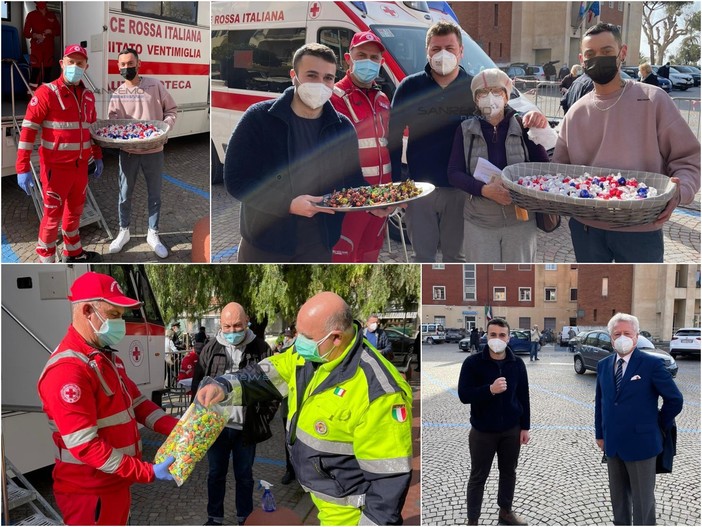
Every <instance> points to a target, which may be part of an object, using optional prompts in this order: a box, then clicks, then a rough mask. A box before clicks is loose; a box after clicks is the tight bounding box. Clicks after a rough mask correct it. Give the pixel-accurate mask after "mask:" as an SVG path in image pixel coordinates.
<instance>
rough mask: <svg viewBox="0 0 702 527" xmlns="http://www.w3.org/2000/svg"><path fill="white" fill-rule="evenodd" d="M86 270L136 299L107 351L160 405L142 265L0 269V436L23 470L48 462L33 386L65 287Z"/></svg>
mask: <svg viewBox="0 0 702 527" xmlns="http://www.w3.org/2000/svg"><path fill="white" fill-rule="evenodd" d="M89 270H92V271H97V272H101V273H105V274H109V275H111V276H113V277H114V278H115V279H116V280H117V281H118V282H119V284H120V286H121V287H122V289H123V291H124V293H125V294H126V295H127V296H129V297H130V298H136V299H138V300H140V301H141V302H143V304H142V305H141V306H140V307H138V308H134V309H129V310H127V312H126V313H125V316H124V319H125V321H126V326H127V336H126V337H125V338H124V339H123V340H122V341H121V342H119V343H118V344H116V345H115V346H113V347H114V348H115V349H117V350H118V351H119V357H120V358H121V359H122V361H123V362H124V365H125V368H126V370H127V373H128V375H129V377H130V378H131V379H132V380H133V381H134V382H135V383H136V384H137V385H138V386H139V389H140V390H141V392H142V393H143V394H144V395H145V396H146V397H148V398H150V399H152V400H155V401H156V402H157V403H158V402H160V397H161V393H162V391H163V386H164V372H165V360H164V349H165V346H164V339H165V327H164V323H163V319H162V318H161V313H160V311H159V307H158V304H157V302H156V298H155V297H154V294H153V291H152V290H151V285H150V283H149V279H148V277H147V275H146V271H145V269H144V266H143V265H93V266H88V265H66V264H51V265H43V266H39V265H26V264H3V265H2V269H1V270H0V272H1V273H2V337H1V342H2V349H1V353H2V434H3V439H4V443H5V455H6V456H7V457H8V458H9V459H10V461H12V463H13V464H14V465H15V466H16V467H17V468H18V470H20V471H21V472H23V473H25V472H29V471H31V470H36V469H38V468H41V467H45V466H47V465H51V464H53V463H54V450H55V447H54V444H53V441H52V440H51V433H50V432H49V427H48V421H47V418H46V415H45V414H44V413H43V412H42V409H41V401H40V400H39V396H38V394H37V381H38V380H39V375H40V374H41V372H42V370H43V369H44V365H45V364H46V361H47V360H48V358H49V355H50V354H51V352H52V351H53V350H54V349H55V348H56V346H57V345H58V344H59V342H60V340H61V338H62V337H63V335H64V334H65V333H66V329H67V328H68V326H69V325H70V323H71V304H70V302H69V301H68V300H67V299H66V296H67V294H68V291H69V289H70V287H71V284H72V283H73V281H74V280H75V279H76V278H78V277H79V276H80V275H82V274H83V273H85V272H87V271H89Z"/></svg>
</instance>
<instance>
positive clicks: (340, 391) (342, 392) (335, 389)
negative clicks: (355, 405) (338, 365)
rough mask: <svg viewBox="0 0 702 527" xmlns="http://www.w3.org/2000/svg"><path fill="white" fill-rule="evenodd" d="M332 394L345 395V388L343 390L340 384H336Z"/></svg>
mask: <svg viewBox="0 0 702 527" xmlns="http://www.w3.org/2000/svg"><path fill="white" fill-rule="evenodd" d="M334 395H338V396H339V397H343V396H344V395H346V390H344V389H343V388H341V387H340V386H337V387H336V388H334Z"/></svg>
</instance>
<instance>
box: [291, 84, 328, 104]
mask: <svg viewBox="0 0 702 527" xmlns="http://www.w3.org/2000/svg"><path fill="white" fill-rule="evenodd" d="M297 82H300V81H299V80H298V81H297ZM295 91H296V92H297V94H298V95H299V96H300V100H302V102H303V103H305V106H309V107H310V108H312V109H313V110H316V109H317V108H320V107H321V106H324V103H325V102H327V101H328V100H329V99H331V96H332V90H331V88H329V87H328V86H327V85H326V84H324V83H323V82H305V83H300V84H297V85H296V86H295Z"/></svg>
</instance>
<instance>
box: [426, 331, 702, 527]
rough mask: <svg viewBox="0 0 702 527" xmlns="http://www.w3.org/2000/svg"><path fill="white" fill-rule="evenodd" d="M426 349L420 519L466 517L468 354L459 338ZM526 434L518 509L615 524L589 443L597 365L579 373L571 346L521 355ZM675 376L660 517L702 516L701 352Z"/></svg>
mask: <svg viewBox="0 0 702 527" xmlns="http://www.w3.org/2000/svg"><path fill="white" fill-rule="evenodd" d="M422 351H423V354H422V397H423V399H422V404H423V412H422V524H423V525H465V524H466V522H467V515H466V487H467V482H468V477H469V475H470V455H469V451H468V433H469V431H470V422H469V417H470V407H469V406H468V405H463V404H462V403H461V402H460V401H459V399H458V393H457V386H458V376H459V373H460V369H461V365H462V364H463V361H464V360H465V359H466V358H467V357H468V354H466V353H463V352H461V351H459V350H458V345H457V344H441V345H434V346H426V345H425V346H424V348H423V350H422ZM520 357H521V358H522V359H525V358H526V361H525V363H526V366H527V372H528V375H529V387H530V397H531V439H530V441H529V443H528V444H527V445H525V446H522V449H521V453H520V456H519V466H518V467H517V486H516V490H515V500H514V510H515V512H517V513H518V514H520V515H522V516H523V517H524V518H525V519H526V520H527V521H528V523H529V524H530V525H611V524H612V521H613V517H612V512H611V506H610V499H609V487H608V482H607V466H606V464H602V463H601V459H602V452H601V451H600V450H599V448H598V447H597V445H596V444H595V432H594V408H595V382H596V375H595V374H594V373H592V372H589V373H586V374H584V375H578V374H576V373H575V371H574V369H573V354H572V353H569V352H568V351H567V348H561V347H560V346H558V347H555V348H554V345H547V346H545V347H544V348H543V349H542V351H541V352H539V358H540V359H541V360H539V361H535V362H529V360H528V357H527V356H526V355H520ZM677 362H678V366H679V372H678V375H677V378H676V379H675V381H676V384H677V385H678V388H679V389H680V391H681V392H682V394H683V397H684V398H685V403H684V407H683V411H682V412H681V413H680V415H678V417H677V418H676V422H677V426H678V445H677V456H676V457H675V461H674V464H673V473H672V474H659V475H658V476H657V477H656V515H657V518H656V519H657V523H658V525H700V361H699V359H692V360H691V359H680V360H678V361H677ZM497 474H498V472H497V460H495V461H494V462H493V466H492V470H491V473H490V476H489V478H488V480H487V483H486V486H485V495H484V498H483V508H482V515H481V518H480V523H481V524H483V525H496V524H497V513H498V506H497Z"/></svg>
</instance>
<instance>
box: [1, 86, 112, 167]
mask: <svg viewBox="0 0 702 527" xmlns="http://www.w3.org/2000/svg"><path fill="white" fill-rule="evenodd" d="M96 120H97V114H96V112H95V95H94V94H93V92H91V91H90V90H88V89H87V88H86V87H85V86H84V85H83V83H82V82H81V83H80V84H78V85H77V86H67V85H66V83H65V82H64V80H63V75H61V76H60V77H59V78H58V79H56V80H55V81H53V82H51V83H48V84H42V85H41V86H39V87H38V88H37V90H36V91H35V92H34V97H32V99H31V100H30V101H29V105H28V106H27V112H26V113H25V115H24V121H22V131H21V132H20V140H19V145H18V147H17V162H16V165H15V168H16V170H17V173H18V174H20V173H22V172H29V157H30V156H31V154H32V147H33V146H34V140H35V139H36V136H37V132H38V131H39V130H41V146H40V147H39V156H40V159H41V162H42V164H45V165H61V164H64V165H65V164H71V165H77V164H78V163H79V162H80V163H85V164H87V163H88V161H89V159H90V156H91V154H92V156H93V157H94V158H95V159H102V150H101V149H100V147H99V146H97V145H93V144H92V140H91V139H90V129H89V125H90V123H94V122H95V121H96Z"/></svg>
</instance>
